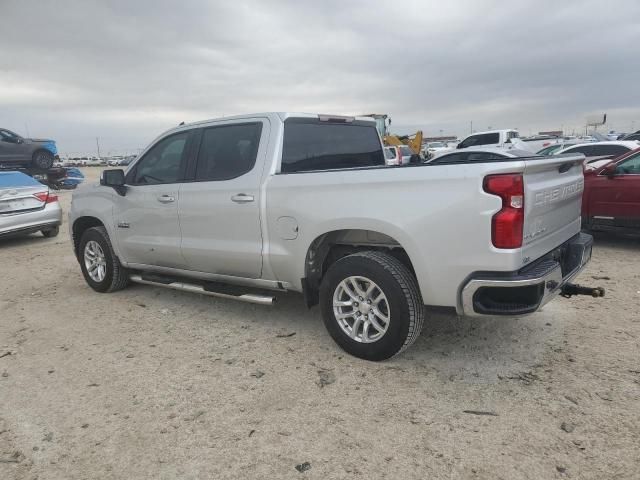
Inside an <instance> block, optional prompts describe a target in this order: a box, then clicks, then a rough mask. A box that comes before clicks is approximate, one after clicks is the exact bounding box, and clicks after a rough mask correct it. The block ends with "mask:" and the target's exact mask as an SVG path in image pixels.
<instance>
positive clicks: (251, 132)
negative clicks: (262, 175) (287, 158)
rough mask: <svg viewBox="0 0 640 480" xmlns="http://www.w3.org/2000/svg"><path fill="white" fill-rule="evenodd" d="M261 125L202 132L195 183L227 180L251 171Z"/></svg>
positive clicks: (244, 125) (214, 128) (226, 126)
mask: <svg viewBox="0 0 640 480" xmlns="http://www.w3.org/2000/svg"><path fill="white" fill-rule="evenodd" d="M261 132H262V123H243V124H235V125H222V126H219V127H211V128H205V129H204V130H203V132H202V140H201V142H200V150H199V152H198V161H197V164H196V181H200V182H203V181H214V180H230V179H232V178H236V177H239V176H241V175H244V174H245V173H247V172H249V171H251V170H252V169H253V166H254V165H255V163H256V156H257V154H258V146H259V145H260V133H261Z"/></svg>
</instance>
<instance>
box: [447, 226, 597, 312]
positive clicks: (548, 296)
mask: <svg viewBox="0 0 640 480" xmlns="http://www.w3.org/2000/svg"><path fill="white" fill-rule="evenodd" d="M592 247H593V237H592V236H591V235H588V234H586V233H579V234H577V235H576V236H574V237H572V238H571V239H569V240H568V241H567V242H565V243H563V244H562V245H560V246H559V247H558V248H556V249H554V250H553V251H551V252H549V253H548V254H546V255H545V256H543V257H542V258H540V259H538V260H537V261H536V262H533V263H531V264H529V265H527V266H526V267H524V268H522V269H520V270H518V271H516V272H477V273H474V274H472V275H471V276H470V277H469V279H468V280H467V281H466V283H465V284H464V286H463V288H462V289H461V291H460V298H459V305H458V309H459V310H461V312H460V313H462V314H463V315H465V316H470V317H477V316H485V315H491V316H496V315H507V316H518V315H528V314H530V313H533V312H535V311H537V310H538V309H540V308H541V307H542V306H543V305H544V304H546V303H547V302H549V301H550V300H552V299H553V298H554V297H556V296H557V295H558V294H559V293H560V292H561V290H562V286H563V285H564V284H565V283H568V282H570V281H571V280H572V279H573V278H574V277H575V276H576V275H578V274H579V273H580V272H581V271H582V269H583V268H584V267H585V266H586V265H587V263H589V260H591V249H592Z"/></svg>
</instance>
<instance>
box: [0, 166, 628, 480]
mask: <svg viewBox="0 0 640 480" xmlns="http://www.w3.org/2000/svg"><path fill="white" fill-rule="evenodd" d="M89 170H90V175H92V176H95V175H96V174H97V172H98V169H93V170H91V169H89ZM61 197H62V204H63V207H64V208H65V209H67V208H68V206H69V202H70V198H71V195H70V193H69V192H63V193H62V194H61ZM66 228H67V226H66V225H64V227H63V229H64V230H63V231H62V232H61V234H60V236H58V237H57V238H53V239H45V238H43V237H41V236H40V235H32V236H30V237H27V238H21V239H11V240H4V241H0V266H1V267H0V268H1V270H0V272H1V275H0V318H1V319H2V321H0V375H1V376H0V479H36V478H37V479H94V478H99V479H103V478H104V479H127V480H130V479H147V478H148V479H176V478H180V479H201V478H230V479H231V478H269V479H278V478H312V479H333V478H336V479H337V478H352V477H353V478H358V477H359V478H389V479H413V478H415V479H424V478H430V479H436V478H446V479H492V480H495V479H510V480H511V479H523V478H530V479H553V478H579V479H598V480H601V479H614V478H615V479H623V478H624V479H627V478H636V479H637V478H640V473H639V472H640V466H639V465H640V419H639V414H640V360H639V356H638V352H639V343H640V340H639V339H640V315H638V311H640V255H639V253H640V241H638V240H637V239H633V238H619V237H615V236H609V235H607V236H604V235H601V236H598V237H597V242H596V248H595V249H594V254H593V261H592V263H591V264H590V266H589V267H588V269H587V270H586V271H585V272H583V273H582V275H581V277H580V280H582V281H583V282H584V283H586V284H597V285H601V286H604V287H605V288H606V289H607V296H606V297H605V298H604V299H602V300H595V299H590V298H586V297H582V298H579V299H572V300H564V299H557V300H555V301H553V302H552V303H551V304H549V305H548V306H547V307H545V309H544V311H542V312H540V313H537V314H535V315H533V316H530V317H529V318H526V319H519V320H514V319H486V320H473V321H472V320H467V319H459V318H456V317H454V316H451V315H448V314H444V313H441V312H440V313H438V312H432V313H430V314H429V319H428V321H427V324H426V327H425V329H424V331H423V334H422V336H421V337H420V338H419V339H418V341H417V342H416V344H415V345H414V346H413V347H412V348H411V349H410V350H409V351H407V352H406V353H404V354H403V355H401V356H399V357H397V358H394V359H392V360H390V361H387V362H383V363H370V362H365V361H361V360H358V359H355V358H352V357H349V356H348V355H345V354H344V353H343V352H342V351H341V350H339V349H338V348H337V346H336V345H335V344H334V343H333V342H332V341H331V339H330V338H329V336H328V335H327V333H326V332H325V330H324V327H323V325H322V322H321V320H320V316H319V312H318V309H317V308H315V309H312V310H310V311H308V310H307V309H306V308H305V307H304V305H303V302H302V299H301V298H300V297H299V296H297V295H293V294H292V295H285V296H282V297H281V298H280V302H279V303H278V304H277V305H276V306H274V307H263V306H255V305H250V304H244V303H239V302H233V301H225V300H220V299H215V298H210V297H203V296H198V295H194V294H187V293H182V292H175V291H170V290H164V289H161V288H154V287H149V286H132V287H130V288H128V289H126V290H124V291H121V292H117V293H114V294H98V293H95V292H93V291H92V290H90V289H89V287H88V286H87V285H86V284H85V282H84V280H83V279H82V276H81V274H80V269H79V266H78V264H77V262H76V260H75V258H74V256H73V254H72V252H71V247H70V243H69V238H68V235H67V232H66Z"/></svg>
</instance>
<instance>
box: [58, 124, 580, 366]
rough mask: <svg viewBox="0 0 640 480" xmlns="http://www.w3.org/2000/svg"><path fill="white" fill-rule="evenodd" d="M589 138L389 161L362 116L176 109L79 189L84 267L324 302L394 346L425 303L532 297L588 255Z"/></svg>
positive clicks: (378, 355) (88, 275)
mask: <svg viewBox="0 0 640 480" xmlns="http://www.w3.org/2000/svg"><path fill="white" fill-rule="evenodd" d="M583 159H584V157H583V156H582V155H567V156H554V157H535V158H531V159H528V158H496V159H492V160H490V161H486V162H473V163H465V164H446V163H445V164H438V165H433V166H430V165H429V164H410V165H404V166H387V165H385V155H384V153H383V145H382V141H381V138H380V136H379V134H378V131H377V130H376V125H375V122H374V121H373V120H372V119H370V118H366V117H341V116H333V115H317V114H302V113H265V114H254V115H244V116H236V117H226V118H222V119H215V120H208V121H203V122H197V123H192V124H188V125H180V126H178V127H176V128H173V129H171V130H169V131H167V132H165V133H163V134H162V135H161V136H159V137H158V138H157V139H156V140H154V141H153V142H152V144H151V145H150V146H149V147H148V148H147V149H146V150H145V151H144V152H143V153H142V154H141V155H140V156H139V157H138V158H137V159H136V160H135V161H134V162H133V163H132V164H131V165H130V166H129V167H128V168H127V170H126V172H125V171H123V170H120V169H113V170H105V171H104V172H103V174H102V177H101V180H100V183H99V184H94V185H85V186H84V187H83V188H80V189H78V191H76V192H75V193H74V195H73V201H72V205H71V209H70V213H69V225H70V229H71V234H72V238H73V248H74V252H75V254H76V257H77V259H78V261H79V263H80V268H81V270H82V273H83V275H84V278H85V280H86V282H87V283H88V284H89V286H90V287H91V288H93V289H94V290H96V291H98V292H112V291H115V290H118V289H121V288H124V287H125V286H127V284H128V283H129V282H131V281H133V282H137V283H143V284H151V285H157V286H163V287H169V288H174V289H179V290H187V291H192V292H198V293H201V294H207V295H213V296H218V297H232V298H236V299H239V300H245V301H250V302H255V303H265V304H269V303H272V302H273V301H274V298H275V294H277V292H284V291H293V292H300V293H302V294H303V295H304V299H305V301H306V303H307V305H308V306H313V305H316V304H320V308H321V311H322V316H323V320H324V323H325V325H326V327H327V330H328V331H329V333H330V335H331V336H332V338H333V339H334V340H335V341H336V342H337V343H338V344H339V345H340V346H341V347H342V348H344V349H345V350H346V351H347V352H349V353H351V354H353V355H355V356H358V357H361V358H365V359H370V360H382V359H386V358H389V357H391V356H393V355H395V354H397V353H399V352H401V351H403V350H404V349H406V348H407V347H408V346H409V345H411V344H412V343H413V341H414V340H415V339H416V338H417V337H418V335H419V333H420V330H421V328H422V325H423V322H424V319H425V315H427V310H426V309H425V305H434V306H445V307H452V308H453V309H455V310H456V311H457V313H458V314H460V315H469V316H485V315H490V316H492V315H504V316H516V315H525V314H530V313H533V312H535V311H536V310H538V309H539V308H540V307H541V306H542V305H544V304H545V303H546V302H548V301H549V300H551V299H552V298H553V297H554V296H556V295H557V294H559V293H561V292H562V291H563V288H564V287H565V286H566V285H567V284H568V282H569V281H570V280H571V279H572V278H573V277H575V276H576V275H577V274H578V272H580V270H581V269H582V268H583V267H584V265H585V264H586V263H587V262H588V261H589V259H590V256H591V246H592V238H591V236H589V235H587V234H583V233H580V227H581V226H580V222H581V215H580V203H581V196H582V189H583V172H582V161H583Z"/></svg>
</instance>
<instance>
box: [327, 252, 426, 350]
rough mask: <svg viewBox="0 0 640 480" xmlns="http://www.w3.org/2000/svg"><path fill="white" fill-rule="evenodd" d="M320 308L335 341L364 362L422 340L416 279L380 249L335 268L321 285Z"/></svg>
mask: <svg viewBox="0 0 640 480" xmlns="http://www.w3.org/2000/svg"><path fill="white" fill-rule="evenodd" d="M320 305H321V308H322V316H323V320H324V324H325V326H326V328H327V330H328V331H329V334H330V335H331V337H332V338H333V339H334V340H335V341H336V343H337V344H338V345H340V346H341V347H342V348H343V349H344V350H345V351H346V352H348V353H350V354H351V355H354V356H356V357H359V358H364V359H366V360H375V361H377V360H385V359H387V358H390V357H392V356H394V355H396V354H398V353H400V352H402V351H403V350H405V349H406V348H408V347H409V346H410V345H411V344H412V343H413V342H414V341H415V340H416V338H418V336H419V335H420V331H421V330H422V324H423V322H424V305H423V303H422V297H421V295H420V291H419V290H418V285H417V282H416V280H415V278H414V276H413V275H412V274H411V272H410V271H409V270H408V269H407V267H405V266H404V265H403V264H402V263H401V262H400V261H399V260H398V259H396V258H395V257H392V256H391V255H388V254H386V253H381V252H377V251H364V252H359V253H356V254H353V255H349V256H346V257H343V258H341V259H340V260H338V261H336V262H335V263H334V264H333V265H331V267H330V268H329V270H328V271H327V274H326V275H325V277H324V278H323V280H322V285H321V286H320Z"/></svg>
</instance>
